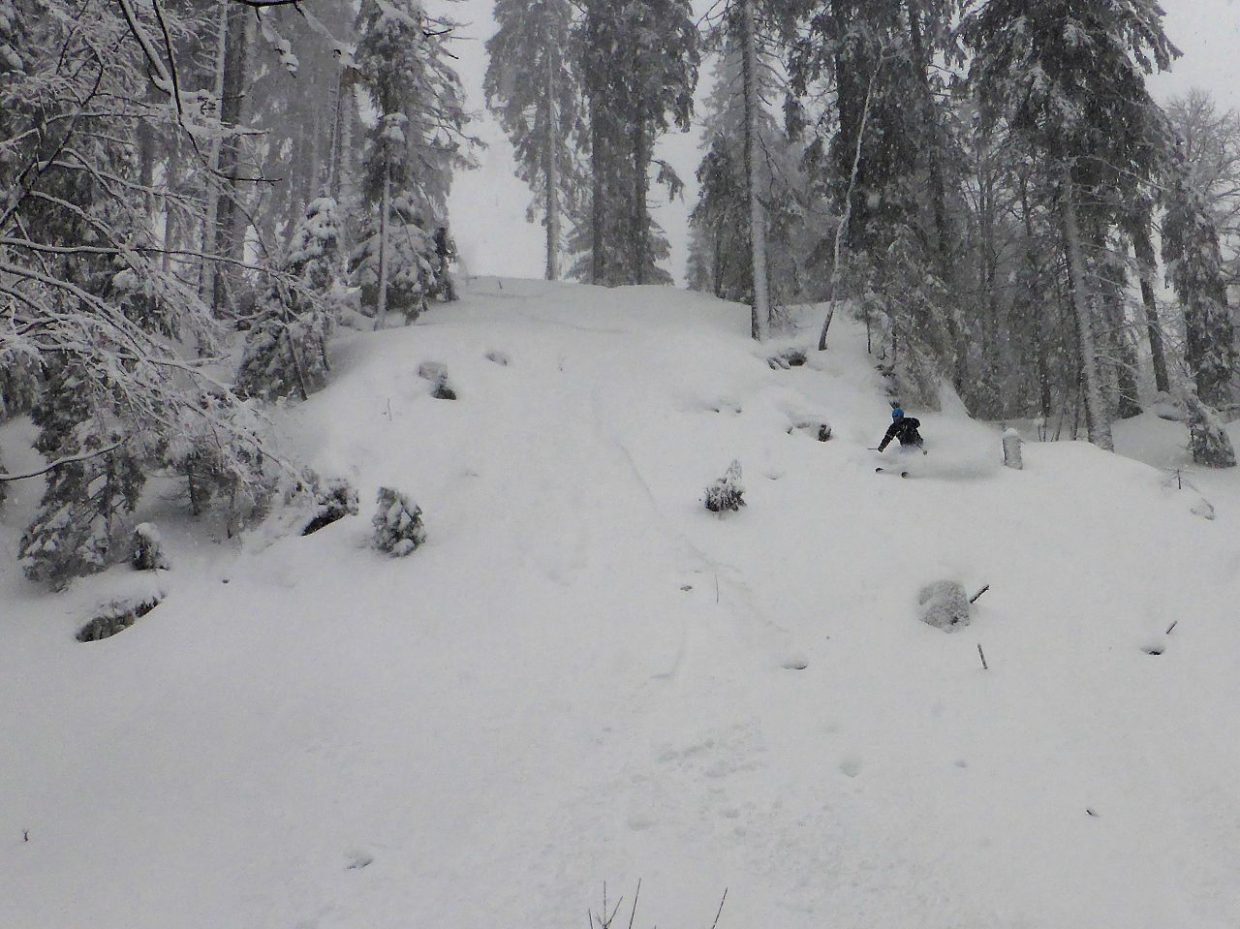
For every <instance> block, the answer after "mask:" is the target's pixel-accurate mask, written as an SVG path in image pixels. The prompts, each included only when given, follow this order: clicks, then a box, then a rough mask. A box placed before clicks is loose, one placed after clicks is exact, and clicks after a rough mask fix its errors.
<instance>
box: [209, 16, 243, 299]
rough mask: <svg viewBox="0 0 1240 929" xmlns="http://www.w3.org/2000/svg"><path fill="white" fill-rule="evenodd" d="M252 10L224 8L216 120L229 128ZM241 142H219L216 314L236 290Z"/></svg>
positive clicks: (233, 123)
mask: <svg viewBox="0 0 1240 929" xmlns="http://www.w3.org/2000/svg"><path fill="white" fill-rule="evenodd" d="M252 15H253V14H251V13H250V11H249V9H248V8H247V7H246V6H244V5H243V4H240V3H235V4H231V5H230V6H229V7H228V12H227V17H228V19H227V27H226V28H227V34H226V38H225V41H224V80H223V92H222V96H221V99H220V122H221V123H222V124H223V125H224V126H225V127H226V128H227V129H233V128H236V127H237V126H239V125H241V116H242V112H243V110H244V105H245V88H246V80H245V78H246V59H247V57H248V51H249V40H250V18H251V16H252ZM240 167H241V144H240V141H239V139H238V138H237V136H236V135H229V136H227V137H225V139H224V140H223V142H222V143H221V145H220V160H219V173H220V183H221V185H222V186H221V189H220V192H219V195H218V202H217V206H216V213H215V223H216V226H215V230H214V235H215V251H216V255H217V256H218V257H220V258H224V259H229V260H230V261H222V262H218V261H217V262H216V265H215V270H214V274H213V283H212V288H211V303H212V306H213V307H214V310H215V315H216V316H225V315H228V314H229V312H230V310H231V309H233V308H232V307H230V302H231V300H232V298H233V296H234V294H235V291H236V283H237V277H238V275H237V272H236V268H235V266H234V265H232V264H231V263H230V262H231V261H240V260H241V259H242V258H243V257H244V248H245V225H244V223H243V221H242V216H241V211H240V210H239V209H238V201H239V199H240V196H241V186H240V184H239V183H238V173H239V171H240Z"/></svg>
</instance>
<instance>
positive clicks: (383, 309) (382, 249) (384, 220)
mask: <svg viewBox="0 0 1240 929" xmlns="http://www.w3.org/2000/svg"><path fill="white" fill-rule="evenodd" d="M384 144H385V145H387V144H390V143H389V142H386V141H385V142H384ZM391 208H392V163H391V160H390V159H389V157H388V156H387V155H384V158H383V205H382V211H383V212H381V213H380V214H379V295H378V297H377V299H376V300H375V329H376V330H379V329H382V328H383V326H384V324H385V323H386V322H387V278H388V266H387V265H388V226H389V225H390V220H389V218H388V212H389V211H390V210H391Z"/></svg>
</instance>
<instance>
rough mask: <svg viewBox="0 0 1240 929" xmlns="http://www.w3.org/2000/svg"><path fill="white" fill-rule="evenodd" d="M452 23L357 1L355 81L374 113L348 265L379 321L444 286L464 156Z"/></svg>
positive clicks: (413, 313)
mask: <svg viewBox="0 0 1240 929" xmlns="http://www.w3.org/2000/svg"><path fill="white" fill-rule="evenodd" d="M451 26H452V24H451V23H447V22H445V21H442V20H437V19H433V18H431V17H429V16H427V14H426V12H425V10H424V9H423V8H422V5H421V3H420V2H418V0H363V2H362V5H361V10H360V11H359V13H358V18H357V37H358V46H357V51H356V54H355V62H356V65H357V71H358V86H359V87H360V88H361V90H362V91H363V93H365V94H366V96H367V97H368V99H369V102H370V105H371V106H372V107H373V108H374V110H375V111H376V112H377V113H378V114H379V118H378V120H377V121H376V122H375V125H374V126H373V127H372V128H371V130H370V131H369V133H368V135H367V139H366V150H365V154H364V155H363V172H364V180H363V184H362V200H363V207H364V209H365V217H364V220H363V229H362V240H363V241H362V242H361V244H360V245H359V247H358V250H357V251H356V253H355V254H354V256H353V267H354V269H355V271H356V274H357V279H358V283H359V284H360V285H361V288H362V303H363V306H365V307H367V308H369V309H370V310H371V311H373V312H374V315H375V327H376V328H381V327H382V326H383V325H385V322H386V315H387V313H388V311H389V310H396V311H399V312H402V313H404V315H405V320H406V322H410V321H412V320H413V319H414V318H416V317H417V315H418V314H419V313H420V312H421V311H422V309H423V308H424V307H425V306H426V303H427V301H428V300H431V299H436V298H446V297H447V296H448V295H449V294H450V293H451V283H450V281H449V280H448V279H447V276H448V274H449V269H448V267H447V263H446V261H445V260H444V256H443V255H441V254H440V252H441V251H443V249H440V250H437V249H436V233H437V232H438V231H439V230H440V229H444V230H445V232H444V233H443V234H442V235H443V240H444V241H445V242H446V241H447V237H446V228H447V225H448V221H447V197H448V190H449V188H450V187H451V184H452V171H453V168H455V167H462V166H467V165H468V164H470V162H469V160H468V158H467V154H466V147H467V146H468V145H469V144H471V143H472V141H473V140H472V139H470V138H469V137H467V136H466V135H465V134H464V127H465V123H466V121H467V119H468V117H467V115H466V113H465V108H464V93H463V91H462V89H461V82H460V79H459V78H458V77H457V74H456V72H455V71H454V70H453V69H452V68H451V67H450V66H449V64H448V60H449V57H450V56H449V54H448V52H447V50H446V49H445V48H444V35H445V33H446V32H447V31H448V30H449V29H450V28H451Z"/></svg>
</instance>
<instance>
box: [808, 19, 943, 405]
mask: <svg viewBox="0 0 1240 929" xmlns="http://www.w3.org/2000/svg"><path fill="white" fill-rule="evenodd" d="M951 17H952V5H951V4H950V3H947V2H943V0H823V2H820V3H812V4H807V5H806V7H804V8H803V9H802V11H801V13H800V19H801V22H800V28H799V29H798V30H797V33H796V38H795V40H794V41H793V43H792V52H791V55H790V56H789V76H790V79H791V85H792V89H793V91H794V92H795V93H797V94H798V95H801V96H806V95H811V94H813V95H817V94H819V93H824V92H828V91H830V92H832V93H831V95H832V96H833V99H834V107H832V108H831V109H830V110H828V112H827V113H826V114H825V116H824V118H822V119H820V120H818V121H817V122H816V123H812V124H811V125H812V127H813V128H814V129H815V130H816V135H815V136H814V137H813V138H811V139H810V142H809V145H808V148H807V153H806V164H807V169H808V171H809V173H810V176H811V178H812V180H813V182H814V184H815V187H816V189H817V190H818V191H819V192H820V193H821V194H822V195H823V196H824V197H825V198H826V199H827V200H828V202H830V203H831V204H832V205H833V207H834V209H835V211H836V215H837V216H838V217H839V221H838V223H837V224H836V225H835V228H833V229H832V230H831V232H830V234H829V241H825V242H823V243H822V244H821V245H820V246H819V248H818V250H817V253H818V255H819V256H821V259H820V260H822V261H823V262H824V263H827V264H829V266H830V280H831V283H830V284H829V285H828V287H827V290H828V310H827V314H826V317H825V319H824V322H823V328H822V333H821V336H820V338H819V343H818V344H819V348H820V349H822V348H826V344H827V330H828V328H829V326H830V322H831V318H832V315H833V312H834V307H835V303H836V301H837V300H838V299H840V298H843V297H848V296H853V297H859V296H861V295H862V294H863V293H865V292H866V289H867V288H868V287H870V286H873V285H874V284H876V283H879V284H881V285H882V286H892V285H894V286H898V287H899V288H900V289H903V290H910V289H914V288H921V292H922V295H923V296H926V297H929V296H931V295H938V294H943V293H946V285H945V282H944V277H943V275H944V274H946V273H948V272H949V271H950V270H951V269H952V267H953V265H952V262H951V261H950V259H949V258H947V257H945V256H949V255H950V252H951V249H952V234H951V233H950V231H949V229H948V222H947V217H946V213H945V209H946V207H945V202H946V191H945V189H944V185H945V178H944V171H943V161H944V157H945V153H946V152H947V151H949V150H950V147H949V146H948V145H947V144H946V142H945V141H944V139H943V138H942V136H943V132H942V130H941V126H940V122H941V118H942V117H941V114H940V112H939V110H940V104H938V103H937V97H938V96H939V95H940V94H939V91H940V90H941V88H940V87H938V86H937V85H938V84H939V81H940V78H939V77H938V76H937V71H936V69H935V68H934V62H935V61H936V60H939V59H941V58H945V59H947V60H953V59H954V56H955V51H954V49H955V43H954V42H952V41H951V40H950V23H951ZM904 261H908V263H907V264H901V263H900V262H904ZM927 275H932V276H935V277H936V278H937V280H936V281H927V280H926V277H927ZM923 284H924V285H925V286H924V287H923V286H922V285H923ZM889 308H890V310H891V313H892V314H893V315H892V318H891V319H890V322H891V326H890V327H889V334H890V335H891V336H892V337H893V338H897V339H898V338H900V337H901V334H904V335H906V336H907V335H910V334H912V333H916V334H917V338H916V339H915V340H914V339H912V338H907V339H906V340H905V341H904V343H903V346H902V347H900V346H899V345H898V344H896V345H890V346H888V349H889V352H890V353H891V354H892V356H893V357H895V358H899V359H900V365H901V367H902V368H905V369H906V372H905V373H908V374H910V376H908V377H906V378H904V380H905V383H904V384H903V385H902V387H901V390H903V391H907V393H906V396H907V397H914V396H917V395H918V394H921V393H922V391H923V390H926V389H928V391H929V392H928V393H925V394H924V395H922V396H917V402H919V403H921V404H924V405H934V404H936V403H937V401H938V396H937V395H938V391H937V379H936V378H924V377H922V376H921V375H920V374H919V373H917V374H915V373H914V372H915V371H916V372H921V371H929V370H931V369H942V370H944V371H946V370H953V369H954V368H955V367H956V366H955V365H953V364H951V362H952V360H953V359H952V353H953V351H955V350H956V349H957V346H958V345H959V343H960V341H961V340H960V339H959V338H958V337H957V336H955V335H954V333H953V332H952V324H953V323H954V319H953V317H952V316H951V315H950V314H949V313H948V312H946V308H945V307H943V306H940V305H937V304H934V303H931V302H930V301H928V300H918V301H916V302H913V303H910V304H902V303H898V302H896V301H891V303H890V307H889ZM923 385H925V386H923ZM915 390H916V393H914V391H915Z"/></svg>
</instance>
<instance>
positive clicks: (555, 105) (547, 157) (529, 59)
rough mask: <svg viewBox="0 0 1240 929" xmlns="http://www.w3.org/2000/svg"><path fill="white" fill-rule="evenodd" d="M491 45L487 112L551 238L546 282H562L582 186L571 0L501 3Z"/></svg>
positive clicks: (579, 96) (580, 123) (581, 125)
mask: <svg viewBox="0 0 1240 929" xmlns="http://www.w3.org/2000/svg"><path fill="white" fill-rule="evenodd" d="M493 15H494V16H495V22H496V24H497V26H498V28H497V29H496V32H495V35H493V36H492V37H491V38H490V39H488V40H487V54H488V55H489V56H490V61H489V63H488V65H487V72H486V77H485V79H484V81H483V92H484V93H485V94H486V98H487V106H488V107H489V108H490V109H491V111H492V112H493V113H494V114H495V116H496V118H497V119H498V120H499V122H500V125H501V126H502V127H503V129H504V132H505V133H506V134H507V135H508V138H509V140H510V141H511V142H512V146H513V149H514V151H515V154H516V160H517V176H518V177H520V178H521V180H523V181H525V182H526V183H527V184H529V185H530V188H531V190H533V192H534V197H535V203H534V204H533V205H531V207H530V210H529V213H528V217H527V218H528V219H530V220H533V218H534V215H535V214H536V213H538V212H541V213H542V217H543V219H542V222H543V226H544V227H545V228H546V231H547V267H546V277H547V280H549V281H554V280H558V279H559V277H560V274H561V262H560V254H561V251H562V250H563V246H564V236H563V228H564V218H565V216H566V215H567V216H573V215H577V204H578V203H580V201H581V191H582V185H583V182H584V178H583V174H582V167H581V164H580V162H579V160H578V157H577V150H578V147H579V146H580V141H579V140H580V139H581V138H582V136H583V134H584V133H585V124H584V120H583V113H582V93H581V81H580V78H579V77H578V73H577V71H576V70H575V69H574V67H573V64H574V63H573V60H572V49H571V45H570V40H571V36H572V26H573V7H572V4H571V3H569V2H568V0H497V2H496V4H495V8H494V11H493Z"/></svg>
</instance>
